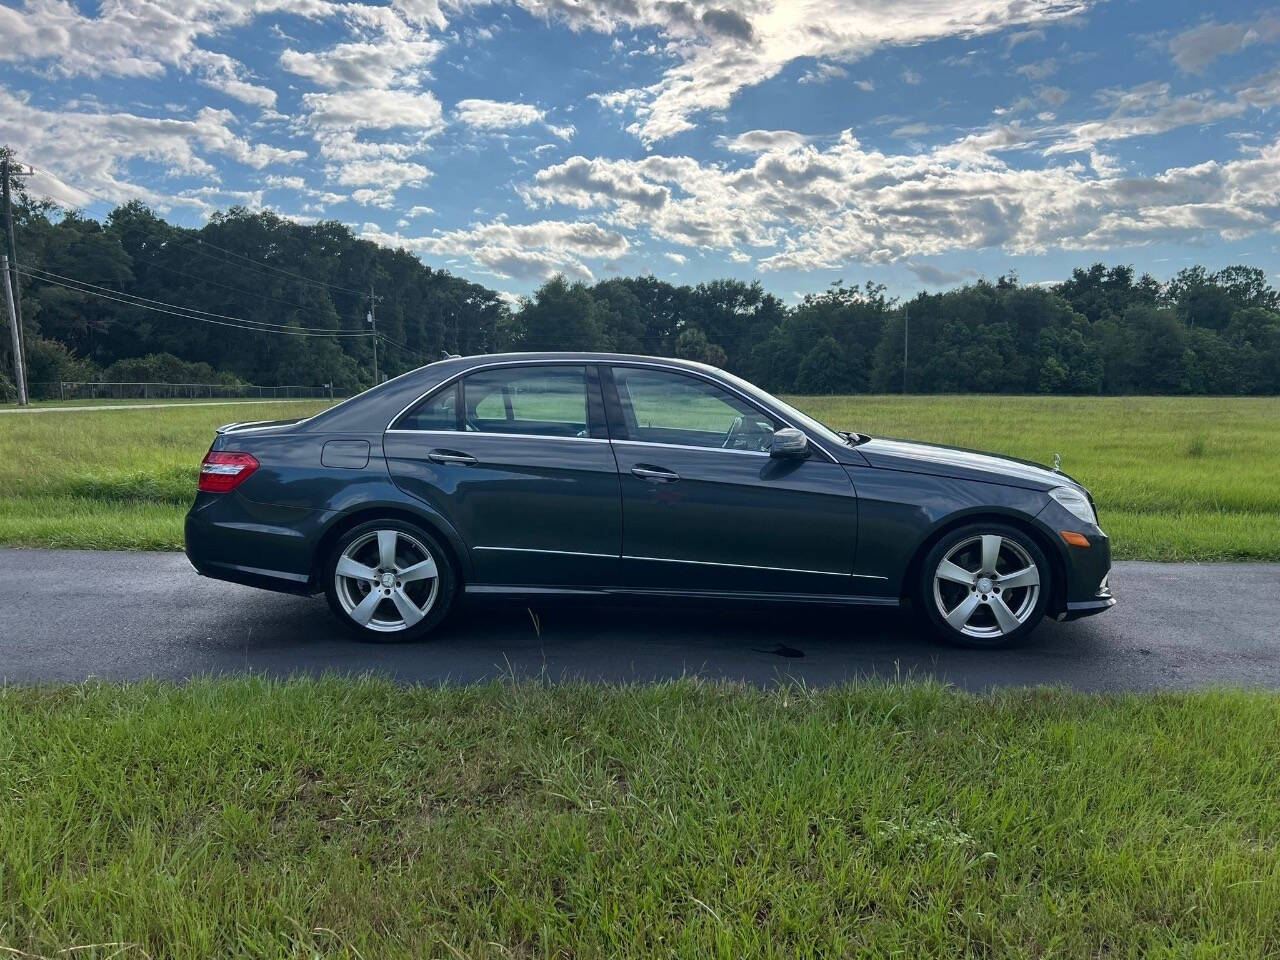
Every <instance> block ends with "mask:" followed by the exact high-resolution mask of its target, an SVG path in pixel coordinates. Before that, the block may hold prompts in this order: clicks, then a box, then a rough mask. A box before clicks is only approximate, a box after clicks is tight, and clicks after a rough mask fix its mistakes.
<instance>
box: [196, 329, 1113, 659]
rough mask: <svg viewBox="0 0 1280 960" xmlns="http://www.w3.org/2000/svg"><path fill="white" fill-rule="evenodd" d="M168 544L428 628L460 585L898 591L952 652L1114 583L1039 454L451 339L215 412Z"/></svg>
mask: <svg viewBox="0 0 1280 960" xmlns="http://www.w3.org/2000/svg"><path fill="white" fill-rule="evenodd" d="M186 545H187V556H188V557H189V558H190V560H191V562H192V564H193V565H194V566H195V568H196V570H198V571H199V572H200V573H202V574H204V575H206V576H210V577H218V578H221V579H224V580H231V581H234V582H237V583H245V584H250V585H253V586H258V587H265V588H267V589H272V590H286V591H293V592H301V593H314V592H320V591H323V592H324V593H325V595H326V596H327V597H328V600H329V604H330V605H331V607H332V608H333V610H334V612H335V613H336V614H337V616H338V618H339V619H340V620H341V621H342V622H343V623H345V624H346V625H348V626H349V627H351V628H352V629H353V630H354V631H355V632H356V633H357V634H359V635H360V636H362V637H365V638H366V639H371V640H401V639H409V638H413V637H421V636H423V635H425V634H427V633H429V632H430V631H431V630H432V629H433V628H435V627H436V626H437V625H438V624H439V623H440V622H441V621H442V620H443V619H444V617H445V616H446V615H447V614H448V612H449V610H450V608H451V607H452V606H453V604H454V602H455V600H456V599H457V598H458V595H459V594H461V593H465V594H467V595H468V596H471V597H481V598H483V597H491V598H496V597H506V598H510V597H551V596H557V595H559V596H579V597H597V596H598V597H605V596H625V597H629V598H633V599H634V598H637V597H652V598H654V599H656V600H660V599H664V598H675V597H679V598H702V599H707V600H712V601H735V602H740V601H743V600H752V601H788V602H800V603H822V604H849V605H864V606H882V607H896V606H899V605H902V604H904V603H909V604H910V605H911V606H912V607H914V608H915V609H917V610H918V611H919V612H920V613H921V614H922V615H923V616H924V617H925V618H926V619H927V620H928V621H929V623H931V624H932V626H933V627H934V628H935V629H936V631H937V632H938V633H939V634H940V635H941V636H943V637H945V638H947V639H949V640H952V641H955V642H959V643H964V644H969V645H975V646H995V645H1001V644H1007V643H1012V642H1014V641H1017V640H1019V639H1021V638H1023V637H1024V636H1026V634H1027V633H1029V632H1030V631H1031V630H1032V629H1033V628H1034V627H1035V625H1036V624H1037V623H1038V622H1039V621H1040V619H1041V618H1042V617H1043V616H1044V615H1045V614H1046V613H1047V614H1049V615H1051V616H1054V617H1057V618H1059V619H1072V618H1075V617H1081V616H1086V615H1088V614H1092V613H1099V612H1101V611H1103V610H1106V609H1107V608H1108V607H1110V606H1111V605H1112V604H1113V603H1114V602H1115V601H1114V600H1113V599H1112V596H1111V591H1110V589H1109V587H1108V583H1107V575H1108V571H1109V569H1110V566H1111V551H1110V544H1109V541H1108V539H1107V536H1106V535H1105V534H1104V533H1103V532H1102V530H1100V529H1099V527H1098V522H1097V517H1096V515H1095V513H1094V506H1093V501H1092V499H1091V498H1090V496H1089V494H1088V492H1087V491H1086V490H1085V489H1084V488H1083V487H1082V486H1080V485H1079V484H1078V483H1076V482H1075V481H1074V480H1072V479H1071V478H1069V477H1067V476H1065V475H1063V474H1061V473H1058V472H1056V471H1054V470H1049V469H1047V468H1045V467H1042V466H1039V465H1037V464H1033V463H1027V462H1023V461H1019V460H1012V459H1008V458H1004V457H997V456H992V455H989V454H982V453H975V452H972V451H967V450H958V449H952V448H948V447H939V446H928V445H924V444H918V443H906V442H903V441H899V440H881V439H876V438H872V437H867V436H863V435H862V434H857V433H843V432H837V431H834V430H831V429H829V428H828V427H826V426H824V425H823V424H821V423H819V422H818V421H816V420H814V419H813V418H811V417H808V416H806V415H805V414H803V413H801V412H800V411H799V410H796V409H795V408H794V407H791V406H789V405H788V404H786V403H783V402H782V401H781V400H778V399H777V398H775V397H772V396H770V395H768V394H767V393H764V392H763V391H761V390H759V389H757V388H756V387H753V386H752V385H751V384H749V383H746V382H745V381H743V380H740V379H738V378H737V377H734V376H732V375H730V374H728V373H725V372H724V371H722V370H717V369H715V368H712V367H708V366H704V365H702V364H697V363H689V362H685V361H681V360H671V359H662V358H655V357H634V356H623V355H613V354H586V353H540V354H506V355H498V356H480V357H463V358H452V359H448V360H444V361H441V362H439V363H433V364H430V365H428V366H425V367H422V368H420V369H418V370H414V371H412V372H411V373H406V374H404V375H403V376H400V377H397V378H396V379H394V380H391V381H388V382H387V383H384V384H382V385H381V386H378V387H375V388H374V389H372V390H369V391H367V392H365V393H363V394H361V395H360V396H358V397H354V398H352V399H350V400H347V401H346V402H344V403H340V404H338V405H337V406H335V407H333V408H331V409H329V410H326V411H324V412H323V413H320V414H318V415H316V416H314V417H311V418H310V419H306V420H290V421H281V422H271V423H238V424H230V425H228V426H226V427H223V428H221V429H220V430H219V431H218V435H217V437H216V439H215V440H214V442H213V446H212V448H211V449H210V451H209V453H208V455H207V456H206V457H205V460H204V464H203V466H202V468H201V474H200V491H199V493H198V494H197V495H196V500H195V504H194V505H193V506H192V508H191V511H190V513H189V514H188V515H187V522H186Z"/></svg>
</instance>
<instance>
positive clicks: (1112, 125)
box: [1047, 83, 1249, 154]
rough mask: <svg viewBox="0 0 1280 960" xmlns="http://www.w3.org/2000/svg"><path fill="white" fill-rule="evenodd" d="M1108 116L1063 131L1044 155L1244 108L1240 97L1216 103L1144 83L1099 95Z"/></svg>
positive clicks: (1228, 114) (1204, 120) (1212, 118)
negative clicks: (1176, 93) (1108, 111)
mask: <svg viewBox="0 0 1280 960" xmlns="http://www.w3.org/2000/svg"><path fill="white" fill-rule="evenodd" d="M1099 98H1100V99H1101V101H1102V102H1103V105H1104V106H1109V107H1111V114H1110V115H1109V116H1107V117H1106V118H1104V119H1102V120H1089V121H1085V122H1083V123H1077V124H1074V125H1072V126H1070V127H1067V128H1064V130H1063V132H1062V135H1061V137H1060V138H1059V139H1058V142H1057V143H1055V144H1053V145H1052V146H1051V147H1049V148H1048V150H1047V152H1048V153H1050V154H1053V153H1074V152H1076V151H1087V150H1091V149H1092V148H1093V147H1094V145H1095V144H1098V143H1103V142H1106V141H1112V140H1126V139H1129V138H1131V137H1144V136H1153V135H1156V134H1160V133H1166V132H1168V131H1169V130H1174V129H1176V128H1178V127H1184V126H1188V125H1201V124H1208V123H1216V122H1217V121H1219V120H1224V119H1226V118H1228V117H1235V116H1239V115H1240V114H1242V113H1244V112H1245V110H1246V109H1248V107H1249V104H1248V103H1247V102H1246V100H1245V99H1243V98H1238V99H1236V100H1218V99H1215V98H1214V97H1212V96H1211V95H1210V94H1208V93H1195V94H1187V95H1184V96H1174V95H1173V94H1172V93H1171V92H1170V88H1169V84H1167V83H1145V84H1141V85H1139V86H1137V87H1131V88H1129V89H1126V90H1117V89H1108V90H1104V91H1102V92H1101V93H1100V94H1099Z"/></svg>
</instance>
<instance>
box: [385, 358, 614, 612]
mask: <svg viewBox="0 0 1280 960" xmlns="http://www.w3.org/2000/svg"><path fill="white" fill-rule="evenodd" d="M384 449H385V451H386V456H387V466H388V468H389V469H390V470H391V474H392V477H393V478H394V479H395V482H396V484H397V485H398V486H399V487H400V488H401V489H402V490H404V491H406V492H407V493H410V494H412V495H413V496H416V497H418V498H420V499H422V500H425V501H426V502H428V503H430V504H431V505H432V506H433V507H435V508H436V509H437V510H439V511H440V512H441V513H443V514H444V515H445V516H447V517H448V518H449V519H450V520H451V521H452V522H453V524H454V526H455V527H456V528H457V530H458V532H459V534H460V535H461V536H462V538H463V540H464V541H465V542H466V544H467V546H468V548H469V549H470V550H471V557H472V562H473V566H474V569H475V573H476V583H477V584H478V585H482V584H489V585H497V584H501V585H514V586H531V587H533V586H547V587H573V586H612V585H614V584H616V583H617V580H618V576H619V574H618V564H619V560H618V557H619V554H620V552H621V546H622V511H621V507H620V504H619V489H618V470H617V465H616V463H615V462H614V458H613V453H612V451H611V450H610V447H609V441H608V439H607V433H606V429H605V424H604V415H603V407H602V403H601V397H600V387H599V383H598V377H597V372H596V368H595V366H594V365H591V366H587V365H581V364H578V365H575V364H554V365H552V364H526V365H522V366H496V367H492V368H487V369H481V370H477V371H475V372H473V373H470V374H467V375H466V376H465V377H463V378H462V380H461V381H460V382H457V383H455V384H453V385H450V386H447V387H445V388H444V389H442V390H439V391H437V392H436V393H434V394H433V395H432V396H430V397H428V398H427V399H426V400H424V401H422V402H421V403H420V404H418V406H417V407H416V408H415V409H412V410H410V411H408V413H406V414H405V415H404V416H402V417H401V418H400V419H399V420H397V422H396V424H395V425H394V427H393V429H391V430H389V431H387V434H386V437H385V439H384Z"/></svg>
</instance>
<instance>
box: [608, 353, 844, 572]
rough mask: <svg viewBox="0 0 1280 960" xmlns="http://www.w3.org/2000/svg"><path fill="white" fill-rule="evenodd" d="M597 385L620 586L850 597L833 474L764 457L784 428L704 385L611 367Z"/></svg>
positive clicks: (831, 467)
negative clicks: (618, 537) (618, 503)
mask: <svg viewBox="0 0 1280 960" xmlns="http://www.w3.org/2000/svg"><path fill="white" fill-rule="evenodd" d="M604 380H605V382H604V388H605V391H606V394H605V399H606V406H607V408H608V410H609V426H610V432H611V435H612V438H613V449H614V454H615V456H616V457H617V461H618V475H619V480H620V482H621V486H622V525H623V544H622V553H623V561H622V564H623V578H624V582H625V583H626V584H627V585H628V586H630V587H633V588H637V589H664V590H687V591H694V592H697V591H707V592H721V591H733V592H739V591H740V592H746V593H803V594H824V595H847V594H849V593H851V592H852V587H851V581H852V577H851V574H852V571H853V560H854V554H855V551H856V548H857V535H858V506H857V499H856V497H855V495H854V490H853V484H852V482H851V481H850V480H849V477H848V475H847V474H846V473H845V471H844V468H843V467H841V466H840V465H839V464H838V463H834V462H832V461H831V460H830V458H828V457H827V456H826V454H825V453H823V452H822V451H821V450H818V449H817V448H813V449H811V452H810V456H809V457H808V458H807V459H803V460H786V459H775V458H772V457H770V456H769V453H768V449H769V447H768V445H769V441H770V439H771V437H772V434H773V431H774V430H775V429H776V428H777V427H779V426H783V425H784V424H782V423H781V422H779V421H778V420H777V418H776V417H775V416H774V415H772V414H770V413H768V412H766V411H763V410H761V409H760V408H758V407H757V406H756V405H755V404H754V403H752V402H750V401H749V400H747V399H746V398H745V397H742V396H740V395H738V394H736V393H733V392H731V391H729V390H727V389H725V388H724V387H722V386H720V385H719V384H717V383H715V382H714V381H712V380H711V379H709V378H703V377H701V376H699V375H697V374H693V373H686V372H683V371H676V370H672V369H670V368H661V367H653V366H640V365H636V366H628V365H623V364H616V365H612V366H611V367H609V368H606V373H605V377H604Z"/></svg>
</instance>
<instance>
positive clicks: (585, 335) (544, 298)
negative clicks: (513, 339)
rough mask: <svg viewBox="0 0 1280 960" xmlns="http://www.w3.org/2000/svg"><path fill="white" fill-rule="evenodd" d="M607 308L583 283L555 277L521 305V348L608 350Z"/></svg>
mask: <svg viewBox="0 0 1280 960" xmlns="http://www.w3.org/2000/svg"><path fill="white" fill-rule="evenodd" d="M603 321H604V311H603V310H602V309H601V308H600V305H599V304H598V303H597V302H596V301H595V298H594V297H592V295H591V291H590V290H588V289H587V288H586V287H585V286H584V285H583V284H581V283H574V284H572V285H571V284H569V282H568V281H567V280H565V278H564V277H563V276H561V275H559V274H557V275H556V276H554V277H552V278H551V279H550V280H548V281H547V282H546V283H544V284H543V285H542V286H541V287H539V288H538V291H537V292H536V293H535V294H534V295H533V299H532V300H525V301H524V302H523V304H522V305H521V308H520V316H519V322H518V327H519V333H518V336H519V340H518V344H517V345H518V347H519V349H521V350H607V349H608V348H609V339H608V337H607V336H606V335H605V332H604V322H603Z"/></svg>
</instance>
